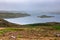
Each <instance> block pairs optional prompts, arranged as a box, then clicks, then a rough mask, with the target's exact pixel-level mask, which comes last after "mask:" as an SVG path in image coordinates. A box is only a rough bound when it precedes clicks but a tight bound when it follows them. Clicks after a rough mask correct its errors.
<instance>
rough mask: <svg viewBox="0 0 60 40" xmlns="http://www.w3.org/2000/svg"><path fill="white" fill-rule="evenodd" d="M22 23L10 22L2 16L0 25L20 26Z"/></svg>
mask: <svg viewBox="0 0 60 40" xmlns="http://www.w3.org/2000/svg"><path fill="white" fill-rule="evenodd" d="M20 26H21V25H18V24H14V23H10V22H8V21H6V20H4V19H1V18H0V27H20Z"/></svg>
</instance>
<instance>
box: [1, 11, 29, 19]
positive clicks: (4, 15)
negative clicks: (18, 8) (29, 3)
mask: <svg viewBox="0 0 60 40" xmlns="http://www.w3.org/2000/svg"><path fill="white" fill-rule="evenodd" d="M26 16H30V14H27V13H20V12H17V13H15V12H4V11H3V12H1V11H0V18H18V17H26Z"/></svg>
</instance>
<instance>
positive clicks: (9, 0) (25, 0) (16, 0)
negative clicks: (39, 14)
mask: <svg viewBox="0 0 60 40" xmlns="http://www.w3.org/2000/svg"><path fill="white" fill-rule="evenodd" d="M56 1H60V0H0V2H6V3H28V2H56Z"/></svg>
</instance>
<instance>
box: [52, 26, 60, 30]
mask: <svg viewBox="0 0 60 40" xmlns="http://www.w3.org/2000/svg"><path fill="white" fill-rule="evenodd" d="M52 27H53V28H54V29H56V30H60V26H52Z"/></svg>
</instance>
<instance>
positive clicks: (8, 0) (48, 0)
mask: <svg viewBox="0 0 60 40" xmlns="http://www.w3.org/2000/svg"><path fill="white" fill-rule="evenodd" d="M59 7H60V0H0V10H21V9H22V10H28V9H29V8H30V9H29V10H31V9H32V10H39V9H41V10H44V9H48V10H50V9H54V10H56V9H58V10H60V8H59Z"/></svg>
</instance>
